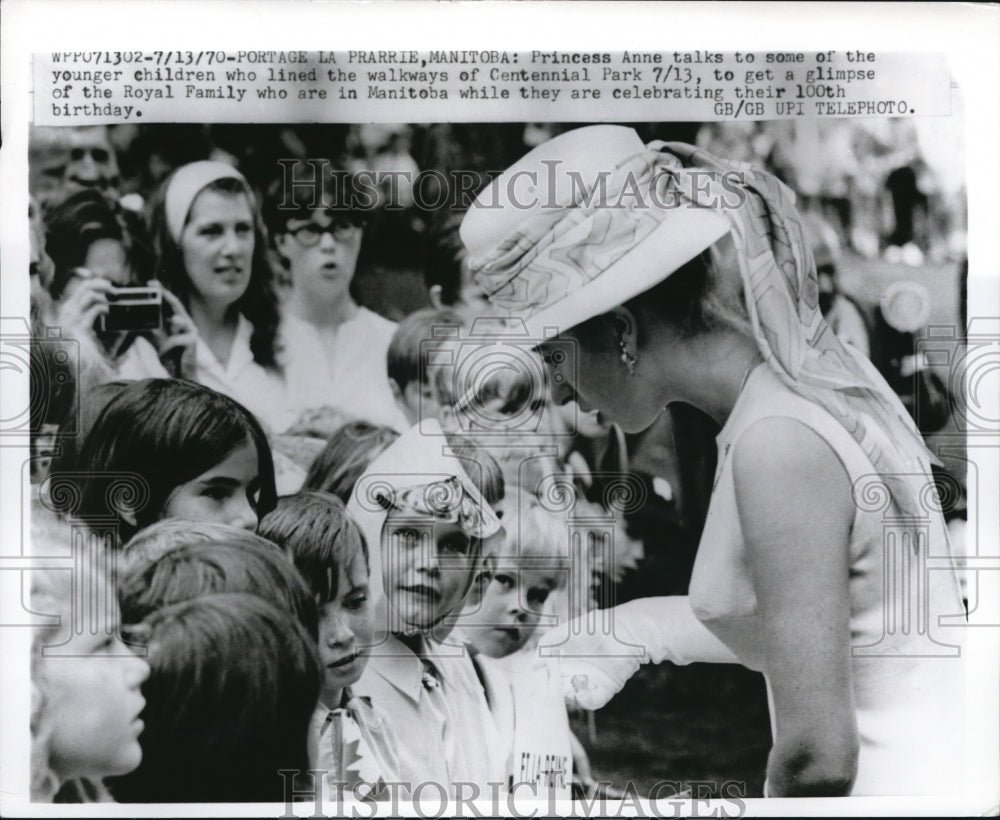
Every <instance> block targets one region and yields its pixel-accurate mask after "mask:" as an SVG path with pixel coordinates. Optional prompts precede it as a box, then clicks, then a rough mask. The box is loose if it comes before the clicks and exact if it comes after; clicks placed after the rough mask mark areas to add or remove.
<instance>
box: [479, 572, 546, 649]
mask: <svg viewBox="0 0 1000 820" xmlns="http://www.w3.org/2000/svg"><path fill="white" fill-rule="evenodd" d="M511 563H512V560H511V559H510V558H507V559H506V561H505V562H503V563H502V564H501V569H500V570H498V571H497V572H496V573H495V574H494V575H493V578H492V579H491V580H490V583H489V585H488V586H487V587H486V592H485V593H484V594H483V600H482V604H481V605H480V607H479V608H478V609H477V610H476V611H475V612H473V613H469V614H468V615H467V616H466V618H465V620H464V624H465V627H466V630H465V631H466V633H467V635H468V638H469V641H470V642H471V643H472V645H473V646H474V647H475V649H476V650H477V651H479V652H481V653H482V654H484V655H487V656H488V657H491V658H503V657H505V656H507V655H510V654H512V653H514V652H517V650H518V649H520V648H521V647H522V646H524V645H525V644H526V643H527V642H528V639H529V638H530V637H531V635H532V633H533V632H534V631H535V628H536V627H537V626H538V622H539V620H540V619H541V617H542V610H543V608H544V607H545V602H546V601H547V600H548V597H549V593H551V592H552V590H553V589H554V588H555V585H556V584H555V579H554V578H553V577H552V573H551V571H549V570H542V569H521V570H512V569H509V567H510V565H511Z"/></svg>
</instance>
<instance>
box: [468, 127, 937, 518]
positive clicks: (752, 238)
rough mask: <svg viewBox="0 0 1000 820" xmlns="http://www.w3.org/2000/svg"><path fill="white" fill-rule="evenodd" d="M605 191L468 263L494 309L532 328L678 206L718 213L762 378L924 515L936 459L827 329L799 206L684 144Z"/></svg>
mask: <svg viewBox="0 0 1000 820" xmlns="http://www.w3.org/2000/svg"><path fill="white" fill-rule="evenodd" d="M606 183H607V189H606V190H607V195H606V196H602V197H593V198H592V201H591V202H590V203H583V204H576V205H574V206H572V207H567V208H561V209H558V208H549V209H545V210H542V211H540V212H537V213H536V214H534V215H533V216H532V217H531V218H529V219H526V220H524V221H522V222H521V223H520V224H518V226H517V228H516V230H515V231H514V232H513V233H512V235H510V236H508V237H507V238H506V239H505V240H504V241H503V242H501V243H499V244H498V245H497V247H496V248H494V249H493V250H492V251H491V252H489V253H487V254H481V255H480V256H479V258H477V259H473V260H471V266H472V268H473V270H474V271H475V272H476V278H477V281H478V282H479V283H480V285H482V286H483V288H484V289H485V290H486V291H487V293H488V294H489V295H490V300H491V301H492V302H493V303H494V304H497V305H499V306H501V307H506V308H508V309H510V310H513V311H516V312H517V313H518V314H520V315H521V316H524V317H529V316H531V315H532V314H533V313H536V312H538V311H539V310H541V309H542V308H544V307H547V306H549V305H552V304H553V303H555V302H557V301H558V300H559V299H561V298H563V297H564V296H565V295H566V294H567V293H572V292H573V290H575V289H578V288H580V287H582V286H584V285H586V284H587V283H588V282H590V281H592V280H594V279H596V278H597V277H599V276H600V275H601V274H602V273H603V272H604V271H605V270H606V269H607V268H608V267H609V266H610V265H611V264H613V263H614V262H615V261H616V260H617V259H620V258H621V257H622V256H624V255H625V254H626V253H628V252H629V251H630V250H632V249H633V248H634V247H635V246H636V245H637V244H639V243H640V242H642V241H643V239H645V238H646V237H647V236H648V235H649V234H650V233H651V232H652V231H653V229H654V228H656V227H657V226H658V225H659V224H660V222H662V221H663V220H664V219H666V218H667V215H668V214H669V213H670V211H671V210H673V209H676V208H678V207H682V206H683V203H687V204H691V205H694V206H697V207H703V208H710V209H713V210H714V211H715V212H716V213H719V214H721V215H722V216H724V217H725V218H726V219H727V220H728V222H729V224H730V236H731V237H732V240H733V242H734V244H735V246H736V251H737V254H736V256H737V257H738V259H739V269H740V270H739V272H740V276H741V278H742V281H743V289H744V293H745V296H746V302H747V308H748V311H749V314H750V322H751V325H752V328H753V337H754V340H755V341H756V343H757V347H758V348H759V350H760V352H761V354H762V355H763V357H764V360H765V361H766V362H767V365H768V367H770V368H771V370H772V371H773V372H774V373H775V374H777V376H778V377H779V378H780V379H781V381H782V382H783V383H784V384H785V385H786V386H787V387H788V388H789V389H790V390H792V391H793V392H795V393H797V394H798V395H800V396H802V397H804V398H806V399H809V400H810V401H812V402H814V403H816V404H818V405H819V406H821V407H823V408H824V409H825V410H826V411H827V412H829V413H830V414H831V415H832V416H833V417H834V418H835V419H837V421H838V422H839V423H840V424H841V425H843V427H844V429H845V430H847V431H848V432H849V433H850V434H851V436H852V437H853V438H854V440H855V441H857V442H858V444H859V445H860V446H861V448H862V449H863V450H864V452H865V454H866V455H867V456H868V458H869V460H870V461H871V463H872V464H873V465H874V467H875V470H876V471H877V472H878V473H879V474H880V476H881V478H882V480H883V481H884V482H885V484H886V485H887V486H888V488H889V490H890V492H891V493H892V496H893V499H894V501H895V502H896V505H897V507H898V508H899V510H900V511H901V512H903V513H905V514H908V515H920V514H922V507H921V505H920V503H919V496H920V493H921V491H922V488H923V487H924V486H925V485H926V481H927V476H928V463H933V462H935V461H936V459H935V458H934V457H933V455H931V453H930V452H929V451H928V450H927V448H926V446H925V445H924V442H923V440H922V438H921V437H920V434H919V432H918V431H917V429H916V427H915V426H914V424H913V421H912V419H911V418H910V417H909V415H908V414H907V413H906V410H905V409H904V407H903V405H902V403H901V402H900V401H899V399H898V397H897V396H896V395H895V394H894V393H893V392H892V390H891V389H890V388H889V387H888V385H886V383H885V381H884V380H883V379H882V377H881V376H880V375H879V373H878V371H877V370H876V369H875V367H874V366H873V365H872V364H871V362H870V361H868V360H867V359H866V358H865V357H864V356H863V355H861V354H860V353H858V352H857V351H855V350H854V349H853V348H851V347H850V346H848V345H844V344H843V343H842V342H841V341H840V340H839V339H838V338H837V337H836V336H835V335H834V334H833V332H832V331H831V330H830V328H829V326H828V325H827V323H826V321H825V320H824V319H823V317H822V314H821V313H820V310H819V287H818V281H817V277H816V269H815V266H814V264H813V260H812V255H811V253H810V252H809V249H808V244H807V242H806V240H805V238H804V235H803V228H802V221H801V217H800V216H799V214H798V212H797V211H796V210H795V207H794V203H795V194H794V193H793V192H792V191H791V190H790V189H789V188H788V187H787V186H785V185H784V184H783V183H782V182H781V181H780V180H778V179H777V178H775V177H774V176H773V175H771V174H769V173H767V172H766V171H763V170H760V169H757V168H754V167H753V166H751V165H749V164H747V163H743V162H737V161H731V160H720V159H718V158H716V157H714V156H712V155H711V154H709V153H707V152H705V151H701V150H699V149H697V148H695V147H694V146H691V145H686V144H683V143H662V142H654V143H651V144H650V145H649V146H647V148H646V150H644V151H642V152H640V153H639V154H636V155H634V156H632V157H630V158H628V159H627V160H626V161H624V162H623V163H622V164H621V165H619V166H618V167H617V168H616V169H615V170H614V171H613V172H611V174H610V176H608V177H606ZM650 202H653V203H656V204H657V205H658V206H659V207H650ZM608 203H614V205H613V207H609V205H608ZM633 203H634V206H633ZM607 307H608V308H610V307H612V305H608V306H607Z"/></svg>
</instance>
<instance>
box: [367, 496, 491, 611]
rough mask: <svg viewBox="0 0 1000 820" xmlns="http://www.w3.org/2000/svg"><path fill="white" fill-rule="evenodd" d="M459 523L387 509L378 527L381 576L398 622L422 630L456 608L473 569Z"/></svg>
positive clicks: (468, 583)
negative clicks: (380, 529)
mask: <svg viewBox="0 0 1000 820" xmlns="http://www.w3.org/2000/svg"><path fill="white" fill-rule="evenodd" d="M471 547H472V542H471V540H470V538H469V536H468V535H466V534H465V532H464V531H463V530H462V528H461V527H460V526H459V525H458V524H450V523H447V522H444V521H440V520H438V519H435V518H433V517H432V516H415V515H414V514H413V513H400V512H398V511H396V510H390V511H389V513H388V515H387V516H386V520H385V524H384V525H383V527H382V581H383V585H384V587H385V594H386V598H388V600H389V604H390V606H391V607H392V609H393V610H394V611H395V613H396V615H398V616H399V618H400V619H401V620H402V622H403V623H404V624H406V625H408V626H410V627H413V628H415V629H417V630H419V631H426V630H429V629H430V628H431V627H433V626H434V625H435V624H437V623H439V622H440V621H441V620H442V619H443V618H444V617H445V616H446V615H449V614H450V613H452V612H455V611H457V610H458V609H459V608H460V607H461V605H462V601H464V600H465V596H466V593H467V592H468V590H469V585H470V582H471V580H472V573H473V571H474V569H475V567H474V564H475V563H476V562H475V561H474V559H473V558H472V557H471V556H470V551H471Z"/></svg>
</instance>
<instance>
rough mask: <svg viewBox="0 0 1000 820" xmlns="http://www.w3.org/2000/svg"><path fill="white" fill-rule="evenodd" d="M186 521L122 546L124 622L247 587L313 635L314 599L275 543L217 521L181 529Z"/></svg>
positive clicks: (154, 530) (315, 623)
mask: <svg viewBox="0 0 1000 820" xmlns="http://www.w3.org/2000/svg"><path fill="white" fill-rule="evenodd" d="M185 523H187V522H181V521H163V522H160V523H159V524H154V525H153V526H152V527H150V528H149V529H148V530H144V531H143V532H141V533H139V535H137V536H136V537H135V538H134V539H132V541H130V542H129V544H128V545H127V546H126V548H125V552H124V556H125V561H124V562H123V566H122V568H121V573H120V576H119V580H118V600H119V603H120V604H121V608H122V620H123V621H124V622H125V623H127V624H137V623H140V622H141V621H143V620H145V619H146V618H148V617H149V616H150V615H152V614H153V613H154V612H156V611H157V610H160V609H162V608H163V607H166V606H170V605H172V604H176V603H179V602H181V601H187V600H190V599H191V598H197V597H200V596H202V595H215V594H219V593H246V594H249V595H256V596H258V597H260V598H264V599H265V600H267V601H270V602H271V603H272V604H274V605H275V606H276V607H278V608H279V609H281V610H283V611H284V612H287V613H288V614H290V615H292V616H293V617H295V619H296V620H297V621H298V622H299V623H300V624H301V625H302V627H303V629H305V631H306V632H308V633H309V634H310V635H312V636H314V637H315V636H316V635H317V630H318V614H317V608H316V602H315V600H314V599H313V596H312V594H311V593H310V591H309V588H308V587H307V586H306V584H305V581H303V580H302V577H301V576H300V575H299V573H298V572H297V571H296V569H295V567H294V566H293V564H292V562H291V561H290V560H289V558H288V556H287V555H285V554H284V553H283V552H282V551H281V549H280V548H279V547H278V546H277V545H276V544H274V543H272V542H270V541H268V540H267V539H264V538H261V537H260V536H257V535H254V534H253V533H251V532H246V531H245V530H238V529H235V528H233V527H227V526H224V525H222V524H203V523H202V524H195V523H192V524H190V527H191V531H188V532H184V531H182V527H183V524H185ZM206 534H207V535H208V536H209V537H207V538H206V537H205V536H206Z"/></svg>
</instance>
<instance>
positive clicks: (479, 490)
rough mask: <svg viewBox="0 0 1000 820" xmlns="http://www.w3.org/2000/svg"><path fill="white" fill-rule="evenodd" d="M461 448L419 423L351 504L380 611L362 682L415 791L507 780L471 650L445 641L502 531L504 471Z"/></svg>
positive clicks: (379, 462)
mask: <svg viewBox="0 0 1000 820" xmlns="http://www.w3.org/2000/svg"><path fill="white" fill-rule="evenodd" d="M428 427H432V428H433V429H428ZM433 433H436V435H434V434H433ZM452 445H453V447H452V448H449V442H448V440H447V439H445V437H444V435H443V433H442V432H441V429H440V427H437V426H436V425H433V424H430V423H428V424H425V425H423V427H420V426H417V427H414V428H412V429H411V430H409V431H408V432H406V433H404V434H403V435H402V436H401V437H400V439H399V440H398V441H396V442H395V443H394V444H393V445H392V446H391V447H389V449H387V450H386V451H385V452H384V453H383V454H382V455H381V456H380V457H379V458H377V459H376V460H375V461H374V462H373V463H372V464H371V465H370V466H369V468H368V471H367V472H366V473H365V475H364V476H362V478H361V479H360V481H359V482H358V485H357V487H356V488H355V492H354V494H353V496H352V498H351V502H350V504H349V505H348V511H349V512H350V513H351V515H352V516H353V517H354V518H355V520H357V521H358V523H359V525H360V526H361V530H362V532H363V533H364V534H365V538H366V540H367V541H368V543H369V544H371V545H372V549H371V552H370V556H371V559H372V560H371V564H372V582H371V586H372V596H373V601H374V603H375V605H376V618H377V632H376V636H375V640H374V646H373V649H372V653H371V658H370V660H369V663H368V666H367V668H366V669H365V672H364V674H363V675H362V677H361V679H360V680H359V681H358V684H357V686H356V687H355V690H356V691H357V692H359V693H363V694H365V695H369V696H371V697H372V699H373V700H374V701H375V702H376V703H378V704H379V706H380V708H382V709H384V710H385V712H386V714H387V715H388V716H389V720H390V722H391V724H392V726H393V729H394V730H395V732H396V734H397V736H398V738H399V748H398V756H399V772H398V774H399V780H400V781H401V782H403V783H405V784H407V785H408V787H409V789H410V790H413V789H416V788H418V787H419V785H420V784H421V783H426V782H434V783H437V784H441V785H447V786H449V787H450V788H452V789H455V790H457V789H458V788H461V787H459V786H457V785H456V784H459V783H468V784H475V786H476V787H478V788H479V789H480V793H481V794H484V793H488V792H486V789H487V788H488V786H487V784H488V783H491V782H494V783H495V782H502V780H503V775H504V760H503V757H505V755H499V754H498V752H499V751H500V750H499V744H498V738H497V737H496V731H495V727H494V726H493V721H492V717H491V715H490V712H489V707H488V705H487V702H486V697H485V694H484V692H483V689H482V686H481V684H480V683H479V681H478V679H477V678H476V674H475V670H474V669H473V668H472V665H471V662H470V661H469V658H468V657H467V655H466V654H465V651H464V648H463V647H462V646H461V645H460V644H455V643H454V642H445V639H446V638H447V635H448V632H450V631H451V629H452V628H453V625H454V618H455V617H456V616H457V614H458V612H459V611H460V610H461V608H462V607H463V605H464V603H465V599H466V596H467V595H468V594H469V592H470V590H471V588H472V587H473V582H474V580H475V578H476V577H477V575H478V574H479V573H480V572H481V571H482V570H483V569H484V542H487V541H489V539H491V538H494V537H497V536H499V535H500V534H501V533H502V528H501V526H500V522H499V520H498V518H497V516H496V513H495V512H494V510H493V507H492V506H491V505H494V504H496V505H498V504H499V503H500V502H501V501H502V498H503V478H502V474H501V473H500V471H499V468H498V467H497V465H496V463H495V462H494V461H493V460H492V459H491V458H490V456H489V454H488V453H485V452H482V451H481V450H480V449H479V448H477V447H476V446H475V445H473V444H468V443H464V442H459V445H460V446H454V445H455V442H452ZM472 476H475V479H476V480H474V479H473V477H472Z"/></svg>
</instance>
